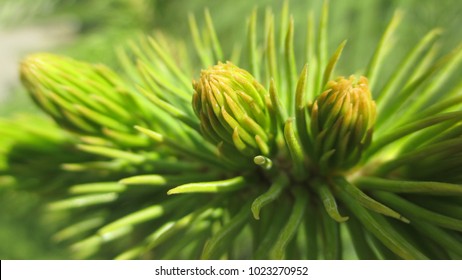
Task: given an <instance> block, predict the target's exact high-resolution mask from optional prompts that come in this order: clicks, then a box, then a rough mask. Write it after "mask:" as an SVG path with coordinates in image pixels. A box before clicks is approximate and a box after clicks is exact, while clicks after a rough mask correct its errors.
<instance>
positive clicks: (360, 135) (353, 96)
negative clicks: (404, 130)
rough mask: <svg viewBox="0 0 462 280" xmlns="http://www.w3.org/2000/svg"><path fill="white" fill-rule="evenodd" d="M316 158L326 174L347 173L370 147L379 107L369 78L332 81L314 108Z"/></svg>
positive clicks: (312, 114) (317, 99)
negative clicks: (344, 171)
mask: <svg viewBox="0 0 462 280" xmlns="http://www.w3.org/2000/svg"><path fill="white" fill-rule="evenodd" d="M310 114H311V133H312V136H313V139H314V141H315V142H314V157H315V160H316V161H317V162H318V164H319V165H320V167H321V169H323V170H324V171H325V172H335V171H343V170H346V169H348V168H351V167H353V166H354V165H355V164H356V163H358V161H359V160H360V157H361V153H362V151H363V150H364V149H365V148H366V147H367V146H368V145H369V144H370V141H371V139H372V131H373V126H374V123H375V116H376V108H375V102H374V101H373V100H372V96H371V92H370V91H369V86H368V81H367V78H365V77H362V76H361V77H360V78H359V79H358V80H357V79H356V78H355V77H354V76H350V77H349V78H344V77H340V78H337V79H336V80H333V81H330V82H328V83H327V85H326V90H325V91H324V92H323V93H322V94H320V95H319V96H318V97H317V98H316V100H315V102H314V103H313V105H312V106H311V108H310Z"/></svg>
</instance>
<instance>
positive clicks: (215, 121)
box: [193, 62, 274, 162]
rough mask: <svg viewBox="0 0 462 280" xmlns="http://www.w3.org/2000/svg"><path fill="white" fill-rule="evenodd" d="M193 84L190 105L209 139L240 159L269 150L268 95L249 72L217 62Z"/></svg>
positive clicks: (271, 144) (270, 130) (271, 132)
mask: <svg viewBox="0 0 462 280" xmlns="http://www.w3.org/2000/svg"><path fill="white" fill-rule="evenodd" d="M193 86H194V91H195V93H194V96H193V108H194V111H195V112H196V114H197V116H198V117H199V118H200V123H201V130H202V133H203V134H204V136H205V137H206V138H207V139H208V140H209V141H211V142H212V143H214V144H216V145H218V147H219V148H221V151H223V152H225V153H227V155H232V154H233V153H234V155H236V151H238V154H241V155H244V157H243V159H248V158H249V157H252V158H253V157H254V156H257V155H269V154H270V153H271V147H272V146H273V138H274V126H273V125H274V122H273V121H272V119H271V116H270V112H269V107H270V106H271V104H270V99H269V95H268V93H267V91H266V90H265V88H264V87H263V86H262V85H261V84H260V83H258V82H257V81H256V80H255V78H254V77H253V76H252V75H251V74H250V73H249V72H247V71H245V70H243V69H241V68H239V67H237V66H235V65H234V64H232V63H230V62H227V63H226V64H224V63H219V64H218V65H215V66H213V67H210V68H209V69H207V70H203V71H202V72H201V77H200V79H199V81H197V82H196V81H194V82H193ZM234 157H235V156H234ZM249 162H252V160H250V161H249Z"/></svg>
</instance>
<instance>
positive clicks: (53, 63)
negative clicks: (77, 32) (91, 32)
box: [20, 53, 134, 135]
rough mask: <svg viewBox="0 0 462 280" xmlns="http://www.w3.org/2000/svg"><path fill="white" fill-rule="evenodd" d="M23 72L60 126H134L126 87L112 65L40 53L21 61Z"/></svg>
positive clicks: (80, 129) (95, 130) (94, 129)
mask: <svg viewBox="0 0 462 280" xmlns="http://www.w3.org/2000/svg"><path fill="white" fill-rule="evenodd" d="M20 74H21V80H22V82H23V84H24V86H25V87H26V88H27V89H28V91H29V93H30V94H31V96H32V98H33V99H34V101H35V102H36V103H37V104H38V105H39V106H40V107H41V108H42V109H43V110H44V111H46V112H47V113H48V114H49V115H50V116H52V117H53V118H54V119H55V121H56V122H57V123H59V124H60V125H61V126H63V127H65V128H67V129H69V130H71V131H74V132H77V133H81V134H94V135H98V134H100V133H101V132H102V131H103V130H105V129H106V130H111V131H118V132H123V133H125V132H129V131H130V130H132V126H133V125H134V123H133V119H132V114H133V113H132V112H130V110H129V109H127V105H129V102H127V95H128V94H127V88H126V87H125V85H124V82H123V81H122V79H121V78H120V77H119V76H118V75H117V74H116V73H114V72H113V71H111V70H110V69H109V68H107V67H105V66H103V65H93V64H89V63H85V62H80V61H77V60H74V59H71V58H68V57H64V56H58V55H53V54H47V53H39V54H33V55H30V56H28V57H26V58H25V59H24V60H23V61H22V62H21V69H20Z"/></svg>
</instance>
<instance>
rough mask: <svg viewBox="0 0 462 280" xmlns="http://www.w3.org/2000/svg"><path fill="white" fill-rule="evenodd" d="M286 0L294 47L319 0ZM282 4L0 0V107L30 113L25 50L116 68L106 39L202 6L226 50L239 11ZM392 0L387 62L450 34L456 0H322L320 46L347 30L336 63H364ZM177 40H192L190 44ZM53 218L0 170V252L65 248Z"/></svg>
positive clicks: (173, 29) (172, 32) (170, 27)
mask: <svg viewBox="0 0 462 280" xmlns="http://www.w3.org/2000/svg"><path fill="white" fill-rule="evenodd" d="M289 3H290V10H291V14H293V16H294V20H295V32H296V33H295V34H296V46H295V47H296V49H298V50H301V49H302V48H303V43H304V38H297V35H299V36H300V35H301V36H303V37H304V35H305V26H306V21H307V15H308V13H309V11H310V10H313V11H314V14H315V17H317V16H318V15H319V11H320V7H321V5H322V1H321V0H309V1H296V0H292V1H289ZM282 6H283V1H282V0H281V1H269V0H259V1H236V0H221V1H205V0H197V1H188V0H157V1H155V0H99V1H91V0H35V1H32V0H0V65H1V67H0V68H1V69H0V117H12V116H14V115H17V114H20V113H22V112H28V113H34V114H35V113H36V114H40V112H39V111H38V110H37V109H36V108H35V106H34V105H33V104H32V103H31V102H30V100H29V99H28V97H27V94H26V93H25V92H24V90H23V89H22V88H21V87H20V84H19V80H18V78H17V67H18V66H17V65H18V63H19V61H20V59H21V57H24V56H25V55H27V54H28V53H32V52H37V51H48V52H55V53H61V54H66V55H69V56H72V57H75V58H78V59H82V60H86V61H90V62H102V63H105V64H108V65H110V66H112V67H115V68H116V69H117V61H116V57H115V54H114V51H113V50H114V47H115V46H121V45H123V44H124V43H125V42H126V41H127V40H129V39H130V38H133V37H134V36H136V35H137V34H139V33H152V32H159V31H160V32H163V33H164V34H167V35H168V36H169V37H171V38H173V39H184V38H189V27H188V23H187V22H188V20H187V18H188V13H192V14H194V15H196V17H197V19H198V20H199V22H200V23H201V22H202V15H203V11H204V8H206V7H208V8H209V10H210V12H211V15H212V18H213V20H214V24H215V28H216V30H217V33H218V34H219V37H220V39H221V40H222V45H223V47H224V49H225V50H228V51H230V50H231V48H232V46H233V45H234V43H236V42H238V41H239V40H242V38H245V36H244V32H245V30H246V27H245V26H246V17H247V16H248V15H249V14H250V12H251V11H252V10H253V9H254V8H259V14H258V15H259V20H260V21H262V20H263V16H264V9H265V8H264V7H270V8H271V9H272V10H273V11H275V12H276V13H279V12H280V10H281V7H282ZM396 9H401V10H404V11H405V19H404V20H403V22H402V24H401V26H400V27H399V30H398V34H399V35H400V36H399V41H398V45H397V46H399V47H398V48H395V49H393V50H392V52H393V56H392V58H391V59H392V60H390V61H389V63H388V65H390V67H392V66H393V65H396V63H398V62H399V61H400V59H402V57H403V55H404V53H405V52H406V51H408V50H409V49H411V48H412V46H413V44H414V43H415V42H416V41H417V40H418V39H420V38H421V37H423V36H424V34H425V33H426V32H428V31H429V30H430V29H432V28H435V27H441V28H443V29H444V31H445V32H444V33H443V35H442V40H441V42H442V45H441V49H442V52H443V53H444V51H448V50H449V49H451V48H453V47H454V46H455V45H457V44H458V43H460V26H462V25H461V23H462V20H461V19H462V3H461V2H460V0H440V1H434V0H401V1H398V0H394V1H392V0H330V19H329V30H330V37H329V50H330V52H332V51H333V50H334V49H335V48H336V46H337V45H338V44H339V43H340V42H341V41H342V40H344V39H348V45H347V47H346V49H345V51H344V54H343V57H342V59H341V62H340V64H339V68H338V72H339V73H341V74H343V75H349V74H352V71H353V72H359V71H361V69H363V68H364V67H365V66H366V63H367V61H368V59H369V57H370V56H371V54H372V51H373V47H374V46H375V44H376V43H377V41H378V40H379V38H380V35H381V34H382V31H383V29H384V28H385V26H386V24H387V22H388V20H389V19H390V17H391V15H392V14H393V12H394V11H395V10H396ZM260 32H262V30H261V29H260ZM186 40H189V39H186ZM187 46H191V48H192V44H189V45H187ZM301 64H302V62H300V63H299V65H301ZM5 141H6V140H5V139H0V145H4V142H5ZM0 149H1V147H0ZM0 161H1V159H0ZM0 165H1V163H0ZM63 219H65V217H62V216H56V215H49V214H46V212H45V211H44V210H43V207H42V204H41V201H40V198H39V197H37V196H36V195H34V194H30V193H24V192H18V191H17V190H14V189H11V188H9V187H8V182H7V181H2V179H0V259H66V258H69V254H68V253H67V251H66V248H64V247H61V246H59V245H58V244H55V243H54V242H53V241H52V238H51V236H52V235H53V233H54V232H56V231H57V230H59V228H60V227H61V226H62V223H61V220H63Z"/></svg>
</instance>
